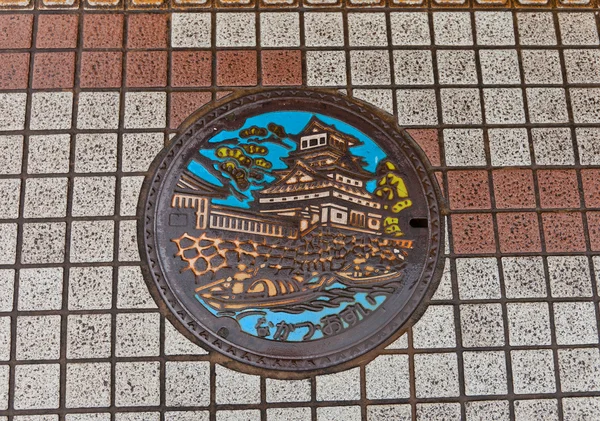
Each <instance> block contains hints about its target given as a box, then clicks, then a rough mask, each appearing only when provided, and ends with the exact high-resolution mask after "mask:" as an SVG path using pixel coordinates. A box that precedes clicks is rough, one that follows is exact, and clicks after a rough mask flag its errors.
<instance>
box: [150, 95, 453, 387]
mask: <svg viewBox="0 0 600 421" xmlns="http://www.w3.org/2000/svg"><path fill="white" fill-rule="evenodd" d="M189 121H190V123H189V126H188V128H187V129H186V130H185V132H184V133H183V134H182V135H180V136H179V137H178V138H176V139H175V140H174V141H173V142H172V143H171V145H170V146H169V147H167V148H166V150H165V151H164V152H163V153H162V154H161V155H160V156H159V157H158V158H157V159H156V161H155V162H154V164H153V170H152V171H153V174H152V176H151V177H150V179H149V180H147V182H146V185H145V188H144V191H143V194H142V197H141V199H140V206H139V212H140V217H142V218H143V224H140V225H141V227H140V232H139V234H140V235H139V237H140V247H141V248H142V255H143V259H144V261H145V264H146V267H145V269H144V270H145V272H146V273H145V275H146V279H147V280H148V284H149V285H150V289H151V291H152V293H153V295H154V297H155V299H156V300H157V301H158V302H159V305H160V306H161V309H162V310H163V311H165V312H166V313H167V314H168V315H169V317H170V319H171V320H172V321H173V322H174V323H175V324H176V326H177V327H178V328H179V329H180V330H182V331H183V332H184V333H186V335H187V336H188V337H190V338H192V339H194V340H195V341H196V342H197V343H199V344H201V345H203V346H204V347H205V348H208V349H214V350H216V351H219V352H220V353H222V354H224V355H225V356H227V357H229V359H227V360H226V361H227V364H229V365H230V366H232V367H233V368H238V369H241V370H246V371H256V368H260V369H263V370H264V369H266V370H277V371H278V372H279V375H280V376H286V374H285V373H287V375H289V376H290V377H291V376H293V375H294V373H295V375H298V374H299V373H300V374H299V375H303V374H304V375H306V374H310V373H311V372H313V371H319V372H323V371H329V370H335V369H338V368H339V369H342V368H345V367H348V366H351V365H354V364H356V363H358V362H360V361H362V360H365V359H369V358H374V357H375V356H376V350H377V349H378V348H379V347H381V346H384V345H386V344H388V343H390V342H391V341H393V340H394V339H395V338H397V337H398V336H399V335H400V334H401V333H402V332H403V330H405V328H406V327H407V326H409V325H411V324H413V323H414V322H415V321H416V319H417V318H418V317H419V316H420V314H421V313H422V312H423V311H424V308H423V306H424V305H425V302H426V301H427V299H428V298H429V297H430V296H431V294H432V293H433V290H434V288H435V286H436V285H437V283H438V282H439V278H440V276H441V267H440V255H441V250H440V246H441V243H442V238H443V234H442V233H443V227H442V220H441V219H440V215H439V199H438V193H437V191H438V189H437V184H436V181H435V178H434V177H433V175H432V173H431V172H430V171H428V168H427V165H426V163H425V162H424V159H423V158H422V157H423V155H422V152H421V151H420V149H418V147H416V146H415V145H416V144H415V143H414V141H412V140H411V139H410V138H409V137H408V135H407V134H406V133H404V132H403V131H400V130H399V129H398V128H397V127H396V126H395V124H394V123H392V122H390V121H389V120H388V119H387V118H386V117H384V116H383V115H382V114H380V113H379V112H378V111H376V110H374V109H372V108H371V107H369V106H366V105H364V104H361V103H357V102H354V101H353V100H350V99H348V98H345V97H341V96H338V95H334V94H329V93H323V92H315V91H307V90H296V91H293V90H276V91H262V92H258V93H252V94H248V95H246V96H241V97H239V98H236V99H232V100H230V101H229V102H227V103H225V104H222V105H218V106H217V107H216V108H212V109H211V110H208V111H206V112H204V113H203V114H201V115H197V116H193V117H192V118H191V119H190V120H189ZM240 363H242V364H240ZM248 366H251V367H248ZM274 374H275V375H277V373H274Z"/></svg>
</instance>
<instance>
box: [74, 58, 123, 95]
mask: <svg viewBox="0 0 600 421" xmlns="http://www.w3.org/2000/svg"><path fill="white" fill-rule="evenodd" d="M122 58H123V54H122V53H121V52H120V51H84V52H83V53H82V54H81V74H80V84H81V87H82V88H118V87H120V86H121V71H122Z"/></svg>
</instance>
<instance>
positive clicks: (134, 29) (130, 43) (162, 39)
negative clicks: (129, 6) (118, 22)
mask: <svg viewBox="0 0 600 421" xmlns="http://www.w3.org/2000/svg"><path fill="white" fill-rule="evenodd" d="M167 18H168V16H167V15H163V14H146V13H142V14H135V15H129V16H128V17H127V19H128V28H127V30H128V32H127V47H128V48H167Z"/></svg>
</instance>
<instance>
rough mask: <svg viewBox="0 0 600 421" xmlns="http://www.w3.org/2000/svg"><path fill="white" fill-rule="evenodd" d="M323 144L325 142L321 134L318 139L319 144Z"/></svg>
mask: <svg viewBox="0 0 600 421" xmlns="http://www.w3.org/2000/svg"><path fill="white" fill-rule="evenodd" d="M324 144H325V136H322V137H321V138H320V139H319V145H324Z"/></svg>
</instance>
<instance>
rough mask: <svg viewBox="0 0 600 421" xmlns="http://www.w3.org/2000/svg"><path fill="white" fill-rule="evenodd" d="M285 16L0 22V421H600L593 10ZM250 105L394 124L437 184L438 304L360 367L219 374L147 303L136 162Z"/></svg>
mask: <svg viewBox="0 0 600 421" xmlns="http://www.w3.org/2000/svg"><path fill="white" fill-rule="evenodd" d="M5 4H6V3H5ZM23 4H25V3H23ZM292 6H293V4H292ZM292 6H290V8H288V9H286V10H284V9H273V10H275V11H262V12H256V11H255V10H253V9H249V10H245V9H241V8H239V9H235V10H234V11H223V9H217V8H212V9H209V10H204V11H203V10H195V11H191V12H190V11H182V10H180V11H171V10H167V9H164V10H163V9H160V8H157V9H154V10H151V11H150V10H147V11H143V12H139V11H131V12H127V13H124V12H122V11H119V10H115V11H112V12H111V11H101V12H100V13H97V12H95V13H92V12H86V11H84V10H83V5H80V6H79V9H74V10H62V11H61V10H58V11H57V10H53V11H46V10H43V9H44V7H45V6H44V4H41V3H40V5H36V9H35V10H33V11H19V12H14V11H13V12H10V13H9V12H4V13H2V14H0V49H1V57H0V89H1V91H0V145H1V146H0V163H1V165H0V174H1V175H0V191H1V195H2V198H3V199H2V201H1V202H0V218H1V219H2V221H1V223H0V239H1V241H0V312H1V313H0V360H1V362H0V419H4V420H6V419H14V420H15V421H46V420H49V421H55V420H58V419H59V418H60V419H66V420H67V421H92V420H94V421H96V420H98V421H104V420H107V421H108V420H116V421H159V420H161V421H163V420H164V421H191V420H194V421H196V420H212V421H215V420H216V421H224V420H263V421H264V420H268V421H272V420H286V421H287V420H290V421H292V420H310V419H313V420H318V421H325V420H335V421H337V420H343V421H353V420H359V419H368V420H411V419H418V420H432V421H434V420H459V419H466V420H469V421H471V420H482V421H492V420H513V419H516V420H522V421H529V420H544V421H551V420H564V421H584V420H586V421H587V420H589V421H595V420H599V419H600V347H599V323H600V317H599V312H600V309H599V307H598V304H599V298H598V272H599V271H600V49H599V48H598V46H599V38H598V20H597V19H598V18H597V16H596V12H594V11H593V10H589V9H585V8H584V9H568V10H567V9H565V10H559V9H557V8H554V9H550V8H548V9H545V8H540V9H524V8H516V7H515V8H512V9H501V10H495V11H494V10H490V9H486V10H476V8H475V9H473V8H471V9H467V8H460V7H461V6H460V5H458V6H457V7H458V8H455V9H448V8H447V9H446V10H440V9H436V10H433V9H431V8H423V9H418V8H414V9H406V10H404V9H403V10H399V9H395V8H380V9H377V8H373V9H369V8H362V9H352V8H349V7H339V8H336V7H334V6H331V7H326V8H324V9H318V8H317V9H315V8H313V9H306V8H297V7H292ZM261 10H262V9H261ZM255 86H264V87H273V86H308V87H314V88H320V87H324V88H325V87H326V88H332V89H337V90H340V91H341V92H343V93H345V94H347V95H354V96H355V97H357V98H360V99H363V100H365V101H368V102H371V103H373V104H375V105H376V106H378V107H380V108H382V109H383V110H385V111H387V112H390V113H393V114H394V115H396V116H397V119H398V122H399V124H400V125H401V126H403V127H407V128H409V129H411V130H410V133H411V134H412V135H413V137H414V138H415V139H416V140H417V141H418V142H419V143H420V144H421V146H422V147H423V149H424V150H425V151H426V153H427V154H428V156H429V159H430V161H431V163H432V165H433V166H434V167H435V170H436V172H437V175H438V177H439V179H440V180H441V181H442V186H443V190H444V192H445V195H446V198H447V200H448V207H449V212H448V213H449V215H448V217H447V222H448V244H447V246H446V252H447V258H446V271H445V274H444V277H443V279H442V282H441V284H440V287H439V289H438V291H437V293H436V295H435V297H434V300H433V301H432V303H431V305H430V306H429V308H428V310H427V311H426V313H425V314H424V316H423V318H422V319H421V321H419V323H418V324H417V325H416V326H415V327H414V328H413V329H412V330H411V331H409V332H408V333H407V334H406V335H405V336H403V337H402V338H401V339H400V340H398V341H397V342H396V343H395V344H393V345H392V346H390V347H389V348H388V349H387V350H386V351H384V352H383V353H382V354H381V355H380V356H379V357H377V358H376V359H375V360H374V361H373V362H372V363H370V364H368V365H366V366H365V365H363V366H360V367H359V368H356V369H352V370H349V371H346V372H343V373H339V374H334V375H327V376H319V377H316V378H310V379H307V380H296V381H283V380H273V379H267V378H263V377H259V376H251V375H246V374H240V373H237V372H234V371H230V370H228V369H226V368H223V367H222V366H220V365H218V364H216V362H215V361H216V356H215V355H209V354H207V353H206V352H205V351H203V350H202V349H200V348H198V347H197V346H195V345H193V344H192V343H191V342H189V341H188V340H187V339H185V338H184V337H183V336H182V335H181V334H179V333H178V332H177V331H176V330H175V329H174V328H173V327H172V326H171V325H170V323H169V322H168V321H166V320H165V319H164V318H163V317H161V316H160V315H159V313H158V311H157V309H156V306H155V304H154V302H153V300H152V298H151V297H150V296H149V294H148V292H147V289H146V287H145V284H144V281H143V279H142V276H141V272H140V269H139V255H138V251H137V246H136V240H135V236H136V233H135V224H136V222H135V210H136V202H137V197H138V192H139V189H140V185H141V183H142V180H143V177H144V175H145V174H146V171H147V168H148V165H149V163H150V162H151V160H152V158H153V157H154V156H155V155H156V153H157V152H158V151H159V150H160V149H161V148H162V147H163V145H164V143H165V142H166V141H167V140H168V139H169V138H170V137H171V136H172V135H173V134H174V133H176V130H177V127H178V126H179V125H180V124H181V123H182V121H183V120H184V119H185V118H186V117H187V116H188V115H189V114H190V113H191V112H193V111H194V110H195V109H197V108H198V107H200V106H201V105H203V104H206V103H208V102H210V101H212V100H216V99H218V98H221V97H223V96H225V95H227V94H228V93H229V92H231V91H232V90H237V89H244V88H246V87H255ZM438 139H439V140H438Z"/></svg>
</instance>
